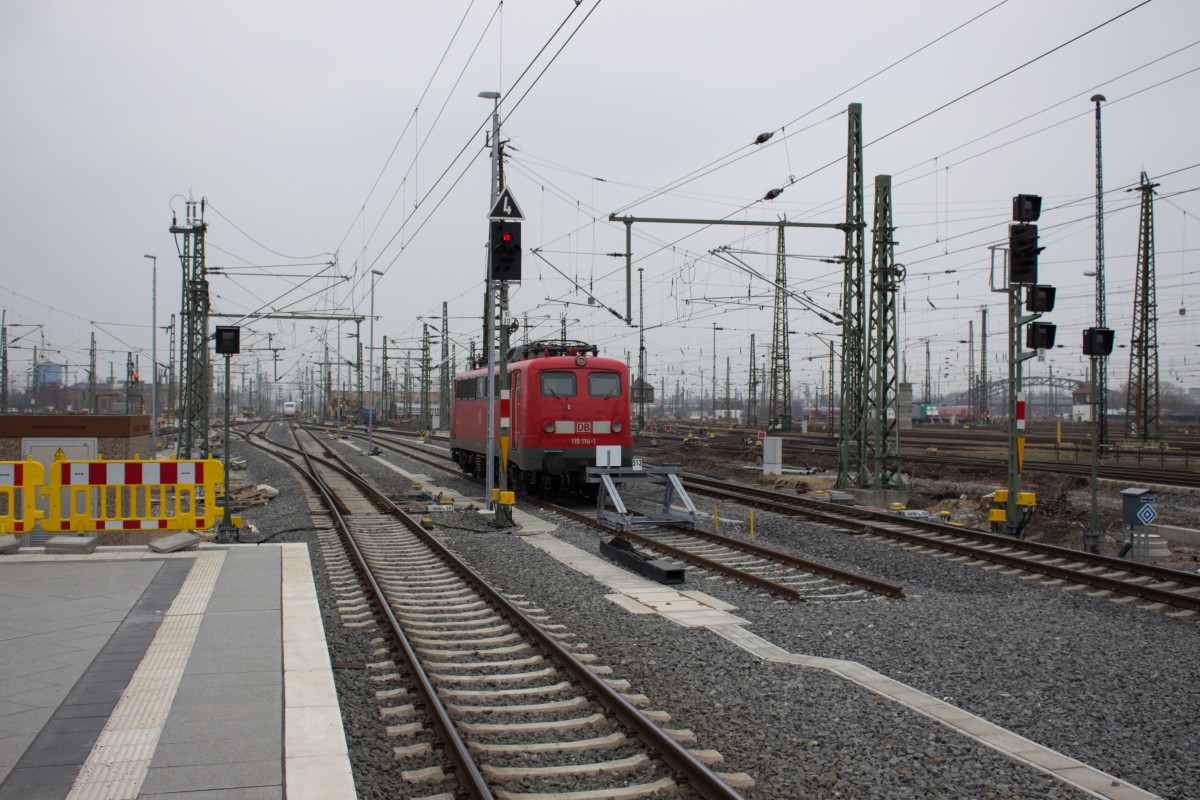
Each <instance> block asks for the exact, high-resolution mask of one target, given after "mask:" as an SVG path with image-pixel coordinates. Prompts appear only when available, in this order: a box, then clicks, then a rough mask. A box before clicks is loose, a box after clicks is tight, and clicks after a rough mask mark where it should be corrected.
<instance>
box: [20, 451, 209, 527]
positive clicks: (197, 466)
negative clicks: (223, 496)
mask: <svg viewBox="0 0 1200 800" xmlns="http://www.w3.org/2000/svg"><path fill="white" fill-rule="evenodd" d="M224 485H225V471H224V469H223V467H222V466H221V462H220V461H217V460H216V459H214V458H209V459H203V460H193V461H176V460H174V459H172V460H170V461H142V460H140V459H135V460H133V461H105V460H103V459H101V460H99V461H65V460H55V462H54V464H52V465H51V467H50V480H49V481H47V482H46V485H45V488H44V489H42V491H43V493H45V494H46V495H47V497H48V498H49V501H50V504H49V506H50V510H49V512H48V513H47V514H46V518H45V519H44V520H43V521H42V528H43V529H44V530H47V531H51V532H59V531H69V532H74V533H90V532H92V531H138V530H165V531H190V530H205V529H207V528H211V527H213V525H215V524H216V523H217V521H218V520H219V519H220V518H221V515H222V509H221V508H220V507H219V506H218V505H217V494H218V487H220V489H221V490H223V489H224Z"/></svg>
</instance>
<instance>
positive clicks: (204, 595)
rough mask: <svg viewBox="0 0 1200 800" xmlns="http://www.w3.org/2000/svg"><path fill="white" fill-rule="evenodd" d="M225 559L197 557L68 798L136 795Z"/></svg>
mask: <svg viewBox="0 0 1200 800" xmlns="http://www.w3.org/2000/svg"><path fill="white" fill-rule="evenodd" d="M224 563H225V553H224V551H215V552H206V553H201V554H200V555H199V556H197V557H196V564H195V566H193V567H192V570H191V572H190V573H189V574H188V577H187V580H186V581H184V584H183V586H182V587H181V588H180V590H179V594H178V595H177V596H176V597H175V601H174V602H173V603H172V604H171V608H170V609H169V610H168V611H167V613H166V615H165V616H164V618H163V622H162V625H161V626H159V629H158V633H157V635H156V636H155V637H154V641H153V642H151V643H150V647H149V648H148V649H147V650H146V656H145V658H143V659H142V662H141V664H140V665H139V666H138V669H137V671H136V672H135V673H134V674H133V678H132V679H131V680H130V681H129V686H128V688H126V689H125V692H124V693H123V694H122V695H121V700H120V702H118V703H117V707H116V709H115V710H114V711H113V713H112V715H111V716H110V717H109V719H108V724H107V725H105V726H104V731H103V732H102V733H101V734H100V738H99V740H97V742H96V746H95V747H94V748H93V749H92V753H91V755H90V756H88V760H87V762H86V763H85V764H84V765H83V769H81V770H80V772H79V777H78V778H76V780H75V785H74V786H73V787H72V788H71V793H70V794H69V795H67V798H68V800H137V796H138V792H139V790H140V789H141V786H142V782H143V781H145V779H146V773H147V772H148V771H149V769H150V761H151V759H152V758H153V756H154V750H155V748H156V747H157V746H158V739H159V737H160V736H161V735H162V731H163V726H164V725H165V724H166V722H167V714H168V713H169V712H170V710H171V703H172V702H173V701H174V699H175V693H176V692H177V691H178V689H179V682H180V680H181V679H182V678H183V671H184V668H185V667H186V666H187V662H188V657H189V656H190V655H191V652H192V645H193V644H195V641H196V634H197V633H198V632H199V630H200V623H201V622H202V621H203V619H204V610H205V608H207V607H208V601H209V598H211V597H212V593H213V588H214V587H215V586H216V584H217V577H218V576H219V575H220V573H221V566H222V565H223V564H224Z"/></svg>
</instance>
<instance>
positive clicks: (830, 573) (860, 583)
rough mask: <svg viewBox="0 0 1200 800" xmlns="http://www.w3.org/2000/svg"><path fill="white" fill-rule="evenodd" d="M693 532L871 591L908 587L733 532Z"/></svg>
mask: <svg viewBox="0 0 1200 800" xmlns="http://www.w3.org/2000/svg"><path fill="white" fill-rule="evenodd" d="M688 533H690V534H691V535H692V536H698V537H700V538H701V539H707V540H708V541H710V542H714V543H716V544H720V545H723V546H725V547H728V548H730V549H732V550H741V551H742V552H744V553H750V554H752V555H756V556H759V557H760V558H766V559H769V560H771V561H779V562H782V563H784V564H786V565H788V566H789V567H795V568H797V569H802V570H805V571H806V572H811V573H813V574H814V575H820V576H821V577H823V578H830V579H832V580H835V581H840V582H842V583H848V584H850V585H852V586H857V587H858V588H860V589H866V590H867V591H869V592H875V593H876V594H881V595H884V596H885V597H904V589H902V588H901V587H899V586H897V585H896V584H894V583H888V582H887V581H881V580H876V579H875V578H868V577H867V576H865V575H859V574H858V573H857V572H850V571H849V570H844V569H838V568H837V567H831V566H829V565H828V564H821V563H818V562H816V561H809V560H808V559H807V558H801V557H800V556H794V555H792V554H791V553H784V552H782V551H780V550H772V549H771V548H769V547H763V546H761V545H757V544H754V543H752V542H743V541H742V540H740V539H733V538H731V537H729V536H722V535H721V534H719V533H709V532H708V531H701V530H695V531H688Z"/></svg>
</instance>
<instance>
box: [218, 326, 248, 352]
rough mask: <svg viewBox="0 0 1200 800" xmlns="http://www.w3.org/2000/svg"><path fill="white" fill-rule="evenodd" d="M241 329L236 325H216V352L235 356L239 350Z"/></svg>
mask: <svg viewBox="0 0 1200 800" xmlns="http://www.w3.org/2000/svg"><path fill="white" fill-rule="evenodd" d="M241 333H242V329H241V328H239V327H237V326H236V325H218V326H217V336H216V341H217V353H218V354H219V355H223V356H236V355H237V354H238V353H240V352H241V351H242V350H241Z"/></svg>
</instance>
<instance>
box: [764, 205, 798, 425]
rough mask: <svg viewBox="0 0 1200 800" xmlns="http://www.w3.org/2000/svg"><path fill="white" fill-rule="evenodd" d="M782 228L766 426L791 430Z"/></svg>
mask: <svg viewBox="0 0 1200 800" xmlns="http://www.w3.org/2000/svg"><path fill="white" fill-rule="evenodd" d="M783 232H784V227H783V226H782V225H780V226H779V243H778V245H777V247H776V255H775V319H774V323H773V325H772V327H771V377H770V380H771V394H770V398H769V400H768V401H767V421H768V427H769V428H771V429H772V430H779V431H790V430H791V429H792V402H791V400H792V395H791V385H792V356H791V348H790V347H789V345H788V293H787V250H786V247H785V242H784V235H783Z"/></svg>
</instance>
